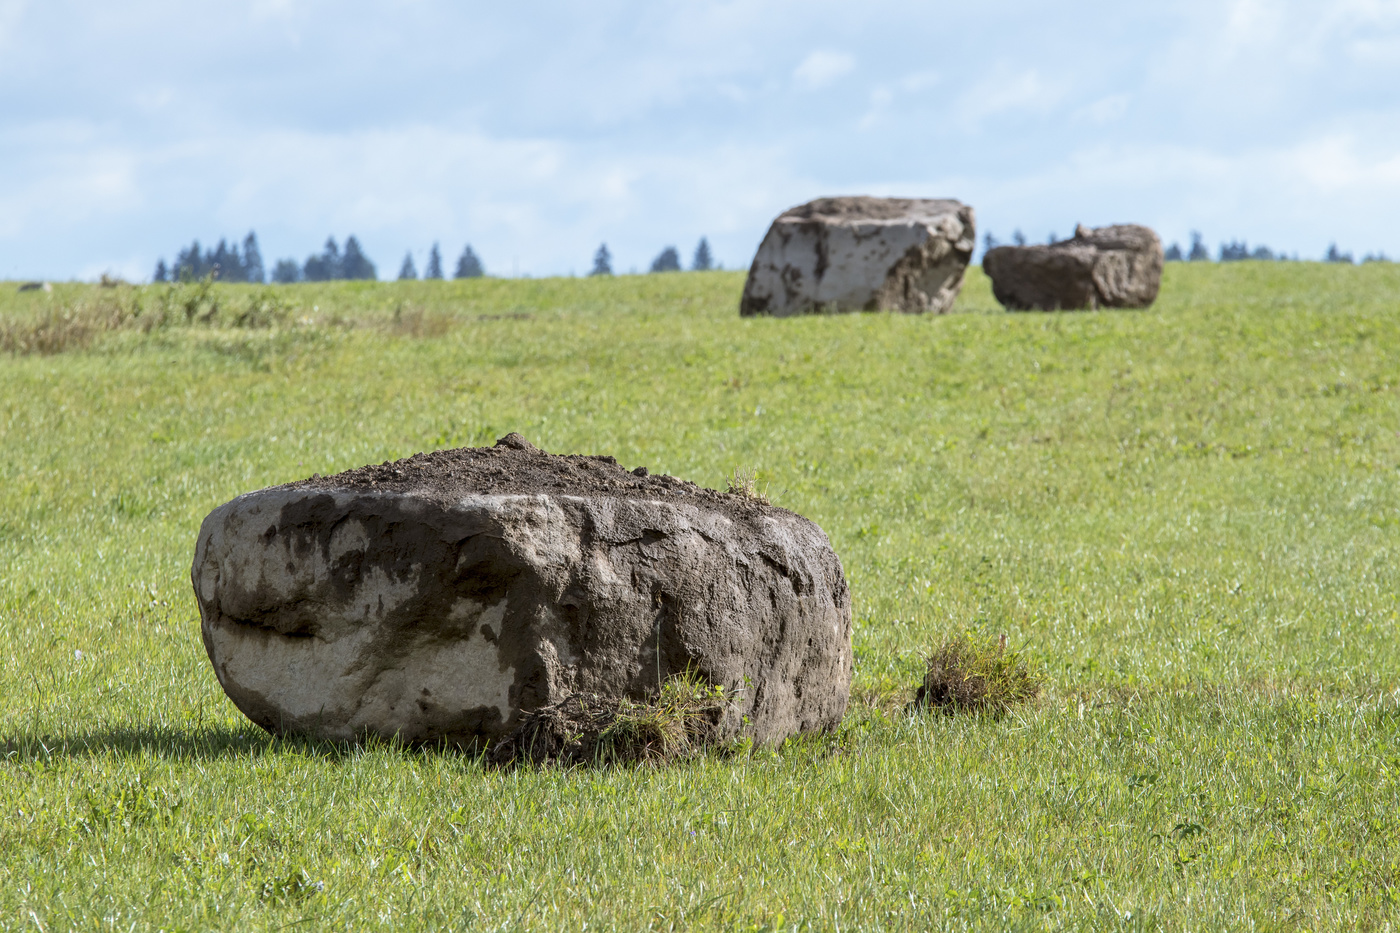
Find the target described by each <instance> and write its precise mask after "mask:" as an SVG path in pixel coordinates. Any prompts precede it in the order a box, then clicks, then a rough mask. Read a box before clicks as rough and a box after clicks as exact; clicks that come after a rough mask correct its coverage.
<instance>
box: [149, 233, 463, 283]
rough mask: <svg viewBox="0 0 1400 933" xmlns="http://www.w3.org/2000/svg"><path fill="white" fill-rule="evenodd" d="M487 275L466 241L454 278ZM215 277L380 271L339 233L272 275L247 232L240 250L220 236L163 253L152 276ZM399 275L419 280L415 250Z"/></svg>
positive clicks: (432, 269)
mask: <svg viewBox="0 0 1400 933" xmlns="http://www.w3.org/2000/svg"><path fill="white" fill-rule="evenodd" d="M485 274H486V270H485V268H484V267H483V266H482V264H481V260H480V259H479V258H477V255H476V253H475V252H474V251H473V250H472V248H471V245H470V244H468V246H467V247H466V249H464V250H463V251H462V256H461V258H460V259H458V260H457V274H456V276H455V277H456V278H459V279H470V278H477V277H479V276H483V275H485ZM210 276H212V277H214V278H216V279H218V280H219V281H221V282H254V283H263V282H267V281H272V282H277V283H280V284H290V283H292V282H332V281H343V280H373V279H377V278H379V272H378V270H377V269H376V268H375V265H374V263H373V262H372V261H371V260H370V258H369V257H368V256H366V255H365V251H364V249H363V248H361V246H360V241H359V240H358V239H357V238H356V237H355V235H354V234H351V235H350V236H348V237H346V239H345V246H344V248H342V247H341V246H340V244H338V243H337V242H336V241H335V237H328V238H327V239H326V245H325V246H323V247H322V248H321V251H320V252H319V253H313V254H312V255H310V256H308V257H306V261H305V262H301V263H299V262H297V261H296V260H295V259H279V260H277V263H276V265H274V266H273V267H272V274H271V276H269V275H268V274H267V272H266V270H265V269H264V267H263V259H262V251H261V250H260V249H259V248H258V236H257V234H256V233H253V232H251V231H250V232H249V233H248V235H247V236H246V237H244V239H243V248H242V249H241V250H240V249H239V247H238V244H237V243H234V244H233V245H232V246H230V245H229V243H228V241H227V240H223V239H221V240H219V243H218V245H217V246H215V247H213V248H212V249H206V248H203V247H201V246H200V243H199V241H198V240H195V241H194V242H192V243H191V244H190V245H189V246H187V247H185V248H184V249H182V250H180V251H179V252H178V253H176V254H175V261H174V262H173V263H171V264H169V265H167V264H166V262H165V259H164V257H162V258H161V259H160V260H159V261H158V262H157V263H156V271H155V274H154V275H153V276H152V279H153V280H154V281H156V282H187V281H193V280H196V279H203V278H207V277H210ZM423 277H424V278H425V279H440V278H442V277H443V275H442V256H441V254H440V253H439V251H438V245H437V244H436V243H434V244H433V249H432V252H431V253H430V254H429V256H428V268H427V270H426V274H425V275H424V276H423ZM399 278H400V279H416V278H418V272H417V270H416V269H414V268H413V254H412V253H410V254H408V256H406V257H404V265H403V267H402V268H401V269H400V270H399Z"/></svg>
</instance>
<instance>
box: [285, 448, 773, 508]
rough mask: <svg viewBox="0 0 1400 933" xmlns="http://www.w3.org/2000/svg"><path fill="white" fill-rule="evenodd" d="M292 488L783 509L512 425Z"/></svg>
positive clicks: (447, 498)
mask: <svg viewBox="0 0 1400 933" xmlns="http://www.w3.org/2000/svg"><path fill="white" fill-rule="evenodd" d="M287 486H288V488H292V489H382V490H384V491H386V492H397V493H407V494H411V495H413V496H416V497H419V498H423V499H427V500H429V501H432V502H437V503H439V504H442V505H451V504H452V503H455V502H459V501H461V500H462V499H463V498H465V497H467V496H473V495H536V494H540V493H546V494H551V493H552V494H556V495H569V494H580V495H590V496H595V497H596V496H602V497H605V498H615V499H660V500H663V501H676V500H682V501H693V502H694V503H695V504H697V505H703V506H706V507H708V508H711V509H715V510H717V511H719V512H722V513H724V514H725V515H727V516H728V517H730V518H746V519H752V518H755V517H757V516H759V515H762V514H765V513H783V514H790V513H788V512H787V510H786V509H780V508H778V507H777V506H773V505H769V504H768V503H766V502H764V501H763V500H762V499H760V498H755V497H753V496H748V495H744V494H743V493H742V492H737V491H736V492H732V493H731V492H720V491H718V490H714V489H707V488H705V487H703V486H697V485H696V484H695V483H692V482H689V481H686V480H680V479H676V478H675V477H674V476H667V475H665V474H658V473H650V472H648V470H647V468H646V467H638V468H636V469H635V470H627V469H626V468H624V467H623V466H622V465H620V464H619V463H618V462H617V460H616V459H614V458H613V457H609V456H588V455H580V454H551V453H546V452H545V451H543V450H540V449H539V448H538V447H536V446H534V445H533V444H531V443H530V442H529V441H527V440H525V438H523V437H521V436H520V435H519V434H516V433H514V432H512V433H510V434H507V435H506V436H505V437H503V438H501V439H500V440H498V441H496V444H495V446H493V447H459V448H456V449H453V450H435V451H433V452H432V453H418V454H414V455H413V456H411V457H406V458H404V459H402V460H394V461H388V460H386V461H384V462H383V463H380V464H370V465H368V466H362V467H357V468H356V469H353V470H346V471H345V472H344V473H336V474H335V475H333V476H313V477H311V478H310V479H304V480H301V481H299V482H295V483H289V484H287Z"/></svg>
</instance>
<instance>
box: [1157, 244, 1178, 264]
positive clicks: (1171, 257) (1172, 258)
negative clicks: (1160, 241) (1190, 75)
mask: <svg viewBox="0 0 1400 933" xmlns="http://www.w3.org/2000/svg"><path fill="white" fill-rule="evenodd" d="M1162 258H1163V259H1165V260H1166V261H1167V262H1181V247H1180V246H1179V245H1177V244H1176V243H1173V244H1172V245H1171V246H1168V247H1167V251H1166V253H1164V254H1163V256H1162Z"/></svg>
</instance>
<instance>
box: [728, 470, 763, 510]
mask: <svg viewBox="0 0 1400 933" xmlns="http://www.w3.org/2000/svg"><path fill="white" fill-rule="evenodd" d="M728 483H729V485H728V488H726V489H725V492H727V493H729V494H730V495H731V496H743V497H744V498H745V499H752V500H753V501H755V502H762V503H763V504H764V505H770V504H771V503H770V502H769V501H768V495H767V493H763V492H759V491H758V471H757V470H755V469H754V468H752V467H735V468H734V472H733V473H731V474H729V480H728Z"/></svg>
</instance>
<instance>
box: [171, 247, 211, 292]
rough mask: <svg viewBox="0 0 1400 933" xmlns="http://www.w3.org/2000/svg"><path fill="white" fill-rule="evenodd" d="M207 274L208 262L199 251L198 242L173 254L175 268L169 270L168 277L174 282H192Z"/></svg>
mask: <svg viewBox="0 0 1400 933" xmlns="http://www.w3.org/2000/svg"><path fill="white" fill-rule="evenodd" d="M208 274H209V262H208V260H207V258H206V257H205V255H204V253H203V252H202V251H201V249H200V246H199V241H198V240H195V241H193V242H192V243H190V245H189V246H187V247H185V248H184V249H182V250H180V251H179V252H178V253H176V254H175V268H174V269H172V270H171V276H170V277H171V278H172V279H174V280H175V281H177V282H192V281H195V280H196V279H202V278H204V277H205V276H206V275H208Z"/></svg>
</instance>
